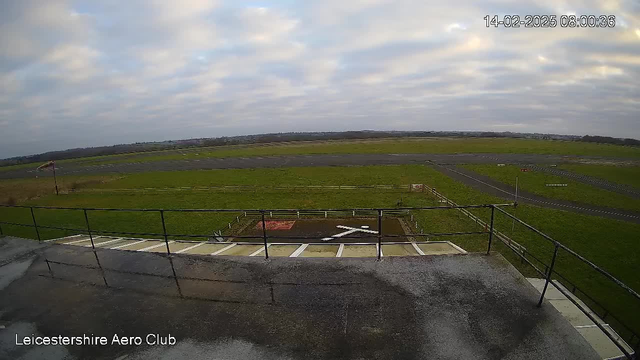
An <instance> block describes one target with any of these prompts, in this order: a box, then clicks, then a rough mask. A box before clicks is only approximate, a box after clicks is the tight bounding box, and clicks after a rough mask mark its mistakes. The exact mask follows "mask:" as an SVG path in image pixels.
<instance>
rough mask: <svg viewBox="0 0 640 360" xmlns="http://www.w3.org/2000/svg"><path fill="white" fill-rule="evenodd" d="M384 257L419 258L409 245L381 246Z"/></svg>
mask: <svg viewBox="0 0 640 360" xmlns="http://www.w3.org/2000/svg"><path fill="white" fill-rule="evenodd" d="M382 252H383V254H384V256H419V255H420V254H418V252H417V251H416V249H415V248H414V247H413V245H411V244H395V245H384V244H383V245H382Z"/></svg>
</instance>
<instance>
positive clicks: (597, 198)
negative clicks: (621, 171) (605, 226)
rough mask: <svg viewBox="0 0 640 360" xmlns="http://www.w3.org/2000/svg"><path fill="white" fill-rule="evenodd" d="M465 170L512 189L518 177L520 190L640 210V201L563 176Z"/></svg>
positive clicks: (509, 170)
mask: <svg viewBox="0 0 640 360" xmlns="http://www.w3.org/2000/svg"><path fill="white" fill-rule="evenodd" d="M463 167H464V168H466V169H469V170H473V171H475V172H477V173H478V174H481V175H485V176H488V177H490V178H492V179H494V180H497V181H499V182H501V183H504V184H507V185H511V186H513V187H515V185H516V176H517V177H518V187H519V188H520V189H522V190H526V191H528V192H531V193H534V194H537V195H541V196H546V197H549V198H553V199H561V200H569V201H576V202H580V203H584V204H593V205H599V206H606V207H612V208H618V209H626V210H633V211H640V200H638V199H633V198H630V197H628V196H625V195H622V194H618V193H615V192H612V191H608V190H604V189H599V188H597V187H594V186H591V185H587V184H584V183H581V182H578V181H575V180H571V179H569V178H566V177H563V176H556V175H551V174H548V173H544V172H539V171H528V172H522V171H520V168H521V166H513V165H508V166H501V167H499V166H497V165H463ZM546 184H567V186H566V187H550V186H546Z"/></svg>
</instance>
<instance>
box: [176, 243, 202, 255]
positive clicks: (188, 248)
mask: <svg viewBox="0 0 640 360" xmlns="http://www.w3.org/2000/svg"><path fill="white" fill-rule="evenodd" d="M204 244H206V242H201V243H200V244H196V245H193V246H189V247H187V248H184V249H182V250H178V251H176V252H175V254H182V253H183V252H187V251H189V250H191V249H195V248H197V247H198V246H202V245H204Z"/></svg>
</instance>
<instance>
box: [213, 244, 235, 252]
mask: <svg viewBox="0 0 640 360" xmlns="http://www.w3.org/2000/svg"><path fill="white" fill-rule="evenodd" d="M236 245H238V244H235V243H234V244H231V245H229V246H225V247H223V248H222V249H220V250H218V251H216V252H213V253H211V254H209V255H218V254H220V253H221V252H223V251H227V250H229V249H231V248H232V247H234V246H236Z"/></svg>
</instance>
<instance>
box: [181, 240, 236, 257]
mask: <svg viewBox="0 0 640 360" xmlns="http://www.w3.org/2000/svg"><path fill="white" fill-rule="evenodd" d="M227 246H229V244H228V243H223V244H204V245H202V246H198V247H197V248H193V249H190V250H187V251H185V252H183V253H182V254H194V255H211V254H213V253H214V252H216V251H219V250H222V249H224V248H225V247H227Z"/></svg>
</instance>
